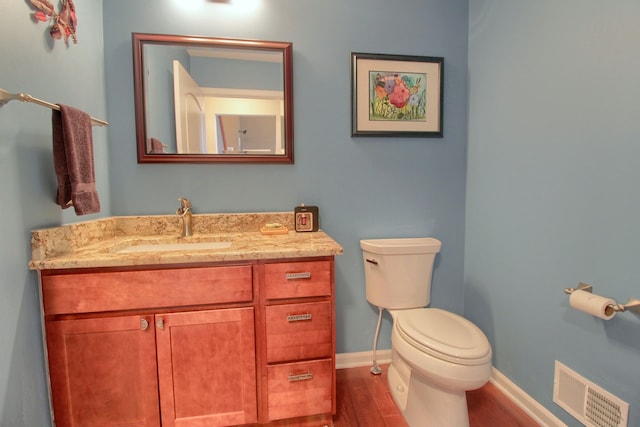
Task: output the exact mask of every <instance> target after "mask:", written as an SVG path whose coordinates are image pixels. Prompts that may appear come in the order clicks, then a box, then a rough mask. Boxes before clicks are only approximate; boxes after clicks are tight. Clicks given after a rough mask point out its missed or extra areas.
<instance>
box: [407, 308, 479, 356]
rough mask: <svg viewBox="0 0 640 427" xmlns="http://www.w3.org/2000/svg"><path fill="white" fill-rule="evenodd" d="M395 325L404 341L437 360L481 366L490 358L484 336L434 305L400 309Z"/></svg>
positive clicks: (471, 326)
mask: <svg viewBox="0 0 640 427" xmlns="http://www.w3.org/2000/svg"><path fill="white" fill-rule="evenodd" d="M395 324H396V327H397V330H398V333H399V334H400V336H401V337H402V338H403V339H404V340H405V341H407V342H408V343H409V344H411V345H412V346H414V347H416V348H417V349H419V350H420V351H422V352H424V353H427V354H430V355H432V356H434V357H437V358H439V359H442V360H446V361H448V362H452V363H457V364H460V365H480V364H484V363H487V362H489V361H490V360H491V346H490V345H489V340H487V337H486V336H485V335H484V334H483V333H482V331H481V330H480V328H478V327H477V326H476V325H474V324H473V323H471V322H470V321H469V320H467V319H465V318H464V317H462V316H459V315H457V314H455V313H450V312H448V311H444V310H440V309H437V308H418V309H412V310H400V311H398V312H397V318H396V321H395Z"/></svg>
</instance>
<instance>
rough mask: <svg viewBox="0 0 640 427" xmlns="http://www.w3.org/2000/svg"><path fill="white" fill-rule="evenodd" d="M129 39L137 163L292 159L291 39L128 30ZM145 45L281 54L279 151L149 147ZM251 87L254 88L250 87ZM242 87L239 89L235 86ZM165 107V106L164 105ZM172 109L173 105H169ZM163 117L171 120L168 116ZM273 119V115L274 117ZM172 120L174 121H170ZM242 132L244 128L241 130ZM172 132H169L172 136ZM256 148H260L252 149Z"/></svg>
mask: <svg viewBox="0 0 640 427" xmlns="http://www.w3.org/2000/svg"><path fill="white" fill-rule="evenodd" d="M132 43H133V86H134V98H135V120H136V143H137V153H138V163H293V59H292V51H293V47H292V43H290V42H273V41H262V40H244V39H228V38H213V37H200V36H183V35H166V34H143V33H132ZM145 46H167V47H182V48H189V49H209V48H210V49H213V50H215V51H225V50H226V51H228V52H230V53H233V54H243V53H251V52H255V53H258V54H260V53H280V54H281V55H282V79H283V80H282V94H281V96H282V99H283V101H284V105H283V108H282V117H283V119H284V120H283V122H282V124H281V134H282V137H283V141H282V147H283V149H284V153H283V154H261V153H248V154H241V153H225V154H189V153H182V154H180V153H177V143H176V152H175V153H164V152H161V153H156V152H153V151H152V150H150V149H149V147H150V141H151V135H149V134H148V123H147V118H148V117H149V110H148V109H149V108H151V105H150V104H151V103H150V102H149V101H148V98H147V84H148V83H147V79H146V75H147V71H145V70H146V67H147V66H148V64H147V63H146V58H145ZM251 89H255V88H251ZM239 90H243V89H239ZM167 108H169V107H167ZM171 110H172V111H173V110H174V109H173V108H171ZM167 120H171V121H174V120H175V117H174V116H171V117H169V118H167ZM276 120H277V118H276ZM174 123H175V122H174ZM245 132H246V131H245ZM175 133H176V132H174V134H173V135H172V136H171V137H172V138H173V139H174V140H175V139H176V135H175ZM255 151H260V150H255Z"/></svg>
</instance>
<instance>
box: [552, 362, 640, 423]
mask: <svg viewBox="0 0 640 427" xmlns="http://www.w3.org/2000/svg"><path fill="white" fill-rule="evenodd" d="M553 401H554V402H555V403H557V404H558V405H559V406H560V407H561V408H562V409H564V410H565V411H567V412H568V413H570V414H571V415H573V416H574V417H575V418H576V419H577V420H578V421H580V422H581V423H582V424H584V425H585V426H587V427H627V420H628V416H629V404H628V403H626V402H624V401H622V400H620V399H619V398H617V397H616V396H614V395H613V394H611V393H609V392H608V391H606V390H604V389H602V388H600V387H598V386H597V385H595V384H593V383H592V382H590V381H588V380H587V379H586V378H583V377H582V376H580V375H579V374H578V373H576V372H575V371H572V370H571V369H569V368H567V367H566V366H565V365H563V364H562V363H560V362H558V361H557V360H556V364H555V371H554V381H553Z"/></svg>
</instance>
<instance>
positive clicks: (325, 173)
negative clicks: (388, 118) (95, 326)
mask: <svg viewBox="0 0 640 427" xmlns="http://www.w3.org/2000/svg"><path fill="white" fill-rule="evenodd" d="M189 5H190V6H191V9H189V8H187V6H189ZM257 5H258V8H257V9H256V10H254V11H253V12H251V13H248V12H242V11H238V10H237V9H236V8H235V7H233V6H232V5H225V4H214V3H210V2H204V1H203V2H199V1H198V2H187V1H185V0H162V1H159V0H140V1H136V2H130V1H124V0H109V1H106V2H104V4H103V2H102V1H100V0H96V1H92V2H82V3H78V4H77V5H76V6H77V10H78V17H79V26H78V35H79V44H78V45H72V46H70V47H68V48H67V47H65V46H64V45H63V44H62V43H61V42H56V43H52V42H51V41H50V40H49V38H48V35H47V34H46V28H45V25H44V24H42V23H34V22H32V21H31V19H30V17H29V14H30V12H31V9H30V6H29V3H28V2H15V3H11V4H6V5H4V6H3V25H2V26H0V36H2V40H3V43H2V44H1V45H0V55H1V56H2V61H0V77H1V78H0V87H2V88H4V89H7V90H9V91H12V92H19V91H24V92H29V93H31V94H33V95H34V96H38V97H40V98H43V99H46V100H48V101H51V102H59V103H65V104H69V105H73V106H75V107H77V108H80V109H83V110H85V111H88V112H90V113H91V114H92V115H93V116H94V117H99V118H105V119H107V120H108V121H109V122H110V126H109V128H108V129H104V128H94V143H95V157H96V169H97V170H96V172H97V180H98V187H99V188H98V191H99V193H100V196H101V202H102V207H103V209H102V213H101V214H98V215H92V216H86V217H76V216H75V215H74V213H73V212H72V210H65V211H61V210H60V209H59V207H57V206H56V205H55V204H54V203H53V197H54V195H55V175H54V173H53V163H52V154H51V122H50V120H51V119H50V116H51V113H50V111H48V110H47V109H46V108H42V107H39V106H37V105H31V104H22V103H19V102H12V103H10V104H9V105H7V106H4V107H2V110H1V111H0V182H2V184H1V185H0V197H1V198H2V199H3V200H5V207H4V209H3V214H2V221H0V229H1V230H0V231H1V232H2V236H3V238H2V240H0V272H1V277H2V279H0V280H1V282H0V283H1V286H0V292H1V298H0V339H1V340H2V343H3V346H2V349H1V350H0V425H2V426H3V427H4V426H11V427H32V426H44V425H48V424H49V414H48V403H47V392H46V380H45V374H44V365H43V355H42V345H41V341H40V340H41V328H40V319H39V302H38V296H37V279H36V274H35V273H33V272H30V271H28V270H27V267H26V266H27V263H28V261H29V259H30V247H29V232H30V230H31V229H34V228H42V227H49V226H57V225H60V224H64V223H70V222H78V221H85V220H89V219H94V218H96V217H101V216H108V215H128V214H159V213H172V212H175V209H176V207H177V205H176V204H177V197H178V196H185V197H189V198H190V199H191V200H192V202H193V204H194V210H195V211H196V212H197V213H205V212H241V211H272V210H277V211H282V210H293V207H294V206H296V205H298V204H299V203H302V202H304V203H307V204H317V205H319V206H320V209H321V211H320V212H321V214H320V219H321V226H322V228H323V229H325V230H326V231H327V232H328V233H329V234H330V235H332V236H333V237H334V238H335V239H336V240H337V241H338V242H339V243H341V244H342V245H343V246H344V248H345V254H344V255H342V256H340V257H338V259H337V265H336V286H337V300H338V306H337V311H338V312H337V322H338V331H337V333H338V351H339V352H354V351H365V350H369V349H370V348H371V345H372V342H373V332H374V328H375V322H376V317H377V311H376V310H375V309H374V308H373V307H370V306H369V305H368V303H367V302H366V301H365V297H364V276H363V269H362V261H361V255H360V249H359V246H358V244H359V240H360V239H362V238H370V237H384V236H414V235H415V236H417V235H430V236H435V237H438V238H440V239H441V240H442V241H443V242H444V248H443V251H442V253H441V257H440V261H439V264H438V269H437V271H436V275H435V277H434V290H433V298H432V301H433V304H434V305H436V306H439V307H444V308H447V309H450V310H453V311H457V312H459V313H461V312H462V308H463V307H462V298H463V238H464V188H465V167H466V165H465V157H466V140H467V133H466V120H467V119H466V109H467V80H466V78H467V77H466V75H467V1H466V0H455V1H450V0H449V1H443V0H428V1H422V0H405V1H403V2H401V4H398V3H390V2H385V1H381V0H375V1H371V0H353V1H349V2H343V1H338V0H330V1H326V2H323V3H317V2H310V1H300V0H281V1H278V2H264V4H262V2H261V1H258V2H257ZM103 23H104V25H103ZM103 27H104V28H103ZM134 31H135V32H149V33H152V32H160V33H173V34H200V35H207V36H221V37H238V38H256V39H267V40H283V41H291V42H293V46H294V98H295V99H294V110H295V130H294V133H295V164H293V165H191V166H188V165H153V164H146V165H139V164H137V163H136V149H135V125H134V120H133V116H134V104H133V82H132V61H131V32H134ZM352 51H361V52H371V53H390V54H410V55H430V56H444V57H445V70H446V71H445V74H446V78H445V103H444V106H445V110H444V120H445V126H444V134H445V137H444V138H443V139H433V140H425V139H407V138H351V137H350V69H349V62H350V53H351V52H352ZM389 328H390V323H389V320H388V319H386V320H385V325H384V330H383V336H382V338H381V340H380V344H379V347H380V348H390V339H389Z"/></svg>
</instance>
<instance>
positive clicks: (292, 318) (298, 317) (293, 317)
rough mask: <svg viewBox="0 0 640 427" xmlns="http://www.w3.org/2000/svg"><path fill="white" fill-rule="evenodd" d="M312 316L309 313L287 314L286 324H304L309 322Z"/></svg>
mask: <svg viewBox="0 0 640 427" xmlns="http://www.w3.org/2000/svg"><path fill="white" fill-rule="evenodd" d="M312 318H313V316H312V315H311V313H305V314H287V322H304V321H307V320H311V319H312Z"/></svg>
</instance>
